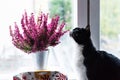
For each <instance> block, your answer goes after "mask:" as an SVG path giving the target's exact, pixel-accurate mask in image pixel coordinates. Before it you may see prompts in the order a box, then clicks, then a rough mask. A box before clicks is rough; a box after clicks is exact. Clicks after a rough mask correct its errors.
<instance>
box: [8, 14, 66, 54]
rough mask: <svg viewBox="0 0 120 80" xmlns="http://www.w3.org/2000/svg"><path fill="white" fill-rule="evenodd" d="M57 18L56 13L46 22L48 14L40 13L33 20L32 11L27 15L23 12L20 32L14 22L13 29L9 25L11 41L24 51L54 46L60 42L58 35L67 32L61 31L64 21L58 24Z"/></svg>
mask: <svg viewBox="0 0 120 80" xmlns="http://www.w3.org/2000/svg"><path fill="white" fill-rule="evenodd" d="M59 18H60V17H59V16H57V15H56V16H54V17H52V19H50V22H48V14H45V13H41V14H40V15H39V16H38V17H37V19H36V20H35V17H34V14H33V13H31V15H30V16H28V15H27V12H25V13H24V14H23V16H22V18H21V26H20V27H21V29H22V32H21V31H20V28H19V27H18V25H17V23H16V22H15V24H14V27H15V28H14V30H12V27H11V26H10V27H9V30H10V36H11V37H12V43H13V44H14V45H15V46H16V47H17V48H18V49H20V50H22V51H24V52H26V53H31V52H36V51H44V50H47V49H48V47H49V46H56V45H57V44H59V43H60V37H61V36H62V35H64V34H65V33H66V32H67V30H65V31H63V28H64V26H65V22H62V23H61V24H59Z"/></svg>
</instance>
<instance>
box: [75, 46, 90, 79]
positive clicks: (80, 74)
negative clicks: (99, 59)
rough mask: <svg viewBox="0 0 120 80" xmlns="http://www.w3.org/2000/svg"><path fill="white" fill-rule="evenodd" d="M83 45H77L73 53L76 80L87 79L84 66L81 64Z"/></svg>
mask: <svg viewBox="0 0 120 80" xmlns="http://www.w3.org/2000/svg"><path fill="white" fill-rule="evenodd" d="M82 50H83V46H82V45H77V46H76V48H75V51H74V55H73V67H74V71H75V73H76V77H77V80H88V79H87V75H86V67H85V66H84V64H83V61H84V56H83V55H82Z"/></svg>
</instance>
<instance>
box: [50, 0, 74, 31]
mask: <svg viewBox="0 0 120 80" xmlns="http://www.w3.org/2000/svg"><path fill="white" fill-rule="evenodd" d="M71 9H72V8H71V0H50V4H49V11H50V17H53V16H54V15H59V16H60V22H61V21H65V22H66V27H65V28H66V29H67V30H68V29H70V28H71V23H72V22H71V13H72V10H71Z"/></svg>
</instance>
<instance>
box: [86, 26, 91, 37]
mask: <svg viewBox="0 0 120 80" xmlns="http://www.w3.org/2000/svg"><path fill="white" fill-rule="evenodd" d="M85 29H86V31H87V33H88V35H89V36H90V35H91V32H90V25H87V26H86V28H85Z"/></svg>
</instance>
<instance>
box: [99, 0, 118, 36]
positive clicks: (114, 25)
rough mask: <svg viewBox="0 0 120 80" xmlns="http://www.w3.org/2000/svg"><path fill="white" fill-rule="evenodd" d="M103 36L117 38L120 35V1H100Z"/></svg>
mask: <svg viewBox="0 0 120 80" xmlns="http://www.w3.org/2000/svg"><path fill="white" fill-rule="evenodd" d="M100 2H101V3H100V30H101V31H100V32H101V35H106V36H108V37H109V38H110V37H117V35H118V34H120V0H101V1H100Z"/></svg>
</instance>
